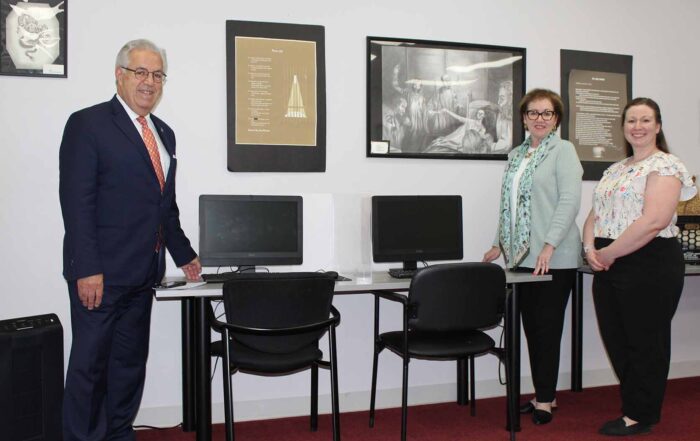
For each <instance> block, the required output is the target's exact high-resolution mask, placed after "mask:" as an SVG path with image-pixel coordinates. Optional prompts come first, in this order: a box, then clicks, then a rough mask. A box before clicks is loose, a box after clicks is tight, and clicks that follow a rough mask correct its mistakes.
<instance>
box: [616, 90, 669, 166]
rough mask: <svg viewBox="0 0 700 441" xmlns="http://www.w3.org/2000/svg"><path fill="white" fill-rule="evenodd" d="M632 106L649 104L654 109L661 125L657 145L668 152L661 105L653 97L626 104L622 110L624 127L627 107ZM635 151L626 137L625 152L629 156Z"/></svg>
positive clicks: (634, 100) (623, 125) (636, 99)
mask: <svg viewBox="0 0 700 441" xmlns="http://www.w3.org/2000/svg"><path fill="white" fill-rule="evenodd" d="M632 106H647V107H649V108H650V109H651V110H653V111H654V119H655V120H656V123H657V124H658V125H659V126H661V127H659V133H657V134H656V147H658V148H659V150H661V151H662V152H664V153H668V144H667V143H666V136H664V127H663V125H662V124H661V110H660V109H659V105H658V104H656V101H654V100H653V99H651V98H644V97H640V98H635V99H633V100H632V101H630V102H629V103H627V105H626V106H625V109H624V110H623V111H622V124H621V126H622V128H623V129H624V127H625V120H626V117H627V109H629V108H630V107H632ZM633 153H634V152H633V151H632V146H631V145H630V143H629V142H628V141H627V138H625V154H626V155H627V157H628V158H629V157H630V156H632V154H633Z"/></svg>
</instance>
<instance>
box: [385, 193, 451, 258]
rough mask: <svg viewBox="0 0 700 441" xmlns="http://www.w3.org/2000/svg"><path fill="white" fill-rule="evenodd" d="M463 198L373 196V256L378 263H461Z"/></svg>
mask: <svg viewBox="0 0 700 441" xmlns="http://www.w3.org/2000/svg"><path fill="white" fill-rule="evenodd" d="M463 255H464V251H463V245H462V197H461V196H373V197H372V256H373V258H374V261H375V262H403V268H404V269H415V268H416V263H417V261H419V260H461V259H462V257H463Z"/></svg>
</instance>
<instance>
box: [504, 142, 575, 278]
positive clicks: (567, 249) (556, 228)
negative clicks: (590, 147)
mask: <svg viewBox="0 0 700 441" xmlns="http://www.w3.org/2000/svg"><path fill="white" fill-rule="evenodd" d="M555 136H556V135H555ZM513 154H514V152H513V151H511V152H510V153H509V155H508V159H510V157H511V155H513ZM582 176H583V167H581V161H579V159H578V155H577V154H576V149H575V147H574V145H573V144H572V143H571V142H569V141H566V140H563V139H561V138H559V137H558V136H556V142H555V143H554V144H553V145H552V147H551V150H550V152H549V153H548V154H547V156H546V157H545V158H544V159H543V160H542V162H541V163H540V165H539V166H538V167H537V168H536V169H535V173H534V176H533V180H532V186H533V188H532V200H531V201H530V212H531V214H530V215H531V216H532V219H530V252H529V253H528V254H527V256H526V257H525V259H524V260H523V261H522V262H521V263H520V265H519V266H521V267H527V268H534V267H535V264H536V261H537V256H538V255H539V254H540V251H542V248H543V247H544V245H545V243H548V244H551V245H552V246H554V254H553V255H552V259H551V261H550V264H549V266H550V268H553V269H565V268H578V267H579V266H581V234H580V232H579V229H578V226H577V225H576V215H577V214H578V211H579V208H580V206H581V178H582ZM499 224H500V222H499ZM494 246H498V231H497V232H496V239H495V241H494Z"/></svg>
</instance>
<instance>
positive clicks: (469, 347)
mask: <svg viewBox="0 0 700 441" xmlns="http://www.w3.org/2000/svg"><path fill="white" fill-rule="evenodd" d="M379 338H380V340H381V341H382V342H383V343H384V344H385V345H386V347H387V348H389V349H390V350H392V351H393V352H396V353H398V354H401V353H403V332H402V331H393V332H385V333H383V334H380V335H379ZM495 346H496V343H495V342H494V341H493V339H492V338H491V337H489V336H488V335H487V334H485V333H484V332H481V331H475V330H473V331H462V332H459V333H457V332H449V333H433V332H416V331H410V332H409V333H408V353H409V355H410V356H411V357H422V358H435V359H448V360H454V359H459V358H466V357H467V356H469V355H475V354H481V353H484V352H487V351H488V350H490V349H492V348H493V347H495Z"/></svg>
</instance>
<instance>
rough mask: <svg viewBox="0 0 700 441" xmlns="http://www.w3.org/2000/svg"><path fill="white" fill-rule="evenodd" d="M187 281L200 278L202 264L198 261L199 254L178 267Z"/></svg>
mask: <svg viewBox="0 0 700 441" xmlns="http://www.w3.org/2000/svg"><path fill="white" fill-rule="evenodd" d="M180 269H182V272H183V273H185V277H186V278H187V281H188V282H199V281H200V280H202V278H201V274H202V264H201V263H200V262H199V256H197V257H195V258H194V259H192V262H190V263H188V264H187V265H182V266H181V267H180Z"/></svg>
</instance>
